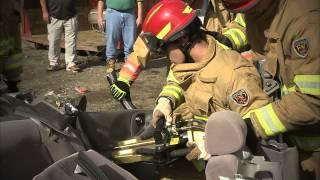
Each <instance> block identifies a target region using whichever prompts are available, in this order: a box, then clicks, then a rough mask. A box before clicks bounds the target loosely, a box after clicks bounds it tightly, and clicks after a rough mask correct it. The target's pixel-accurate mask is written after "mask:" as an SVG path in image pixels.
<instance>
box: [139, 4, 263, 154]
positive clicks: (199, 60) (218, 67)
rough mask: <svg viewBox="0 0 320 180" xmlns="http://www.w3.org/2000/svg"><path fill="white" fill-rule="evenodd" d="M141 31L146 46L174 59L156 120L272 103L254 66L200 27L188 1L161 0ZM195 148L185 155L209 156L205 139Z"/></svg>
mask: <svg viewBox="0 0 320 180" xmlns="http://www.w3.org/2000/svg"><path fill="white" fill-rule="evenodd" d="M163 14H166V16H164V15H163ZM143 31H144V33H146V34H147V43H146V45H147V46H148V47H149V48H150V49H157V48H161V49H162V51H163V52H165V53H166V54H167V57H168V59H170V61H171V63H172V66H171V68H170V73H169V76H168V80H167V81H168V82H167V84H166V85H165V86H164V88H163V91H162V92H161V94H160V96H159V98H158V100H157V105H156V107H155V109H154V112H153V122H152V123H153V125H155V124H156V122H157V120H159V119H160V118H161V117H165V118H166V122H167V124H168V123H170V121H171V120H172V117H174V118H173V119H174V120H183V119H188V118H190V117H189V115H191V116H192V117H196V118H197V119H207V118H208V116H209V115H210V114H212V113H214V112H216V111H222V110H233V111H237V112H239V113H241V114H242V115H245V114H246V113H248V112H249V111H251V110H253V109H256V108H259V107H262V106H264V105H266V104H267V103H268V102H269V101H268V97H267V95H266V94H265V93H264V91H263V90H262V88H261V83H260V82H261V80H260V76H259V73H258V72H257V70H256V68H255V67H254V65H253V64H252V63H251V62H250V61H247V60H245V59H243V58H242V56H241V55H240V54H239V53H238V52H236V51H232V50H230V49H228V48H226V47H225V46H224V45H222V44H221V43H219V42H218V41H217V40H216V39H214V37H213V36H211V34H207V32H206V31H205V30H203V29H201V22H200V20H199V18H198V17H197V15H196V12H195V11H194V10H193V9H192V8H190V7H189V6H188V4H186V3H184V2H182V1H179V0H167V1H161V2H159V3H158V4H156V5H155V6H154V7H153V8H152V9H151V10H150V12H149V13H148V14H147V16H146V21H145V22H144V24H143ZM153 45H157V47H156V48H155V47H153ZM172 114H174V116H172ZM192 117H191V118H192ZM196 144H197V143H196ZM196 147H197V148H195V149H196V150H197V152H196V153H195V152H192V153H191V154H190V155H188V156H187V158H189V159H193V158H199V157H201V158H205V157H207V156H206V155H205V154H206V153H205V151H204V148H203V145H202V144H201V143H199V144H197V146H196ZM195 154H197V155H195Z"/></svg>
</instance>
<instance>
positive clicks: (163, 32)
mask: <svg viewBox="0 0 320 180" xmlns="http://www.w3.org/2000/svg"><path fill="white" fill-rule="evenodd" d="M170 30H171V22H169V23H168V24H167V25H165V26H164V28H162V30H161V31H160V32H159V33H158V34H157V35H156V36H157V38H158V39H163V37H165V36H166V35H167V34H168V33H169V32H170Z"/></svg>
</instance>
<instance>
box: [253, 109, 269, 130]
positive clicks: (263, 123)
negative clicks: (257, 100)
mask: <svg viewBox="0 0 320 180" xmlns="http://www.w3.org/2000/svg"><path fill="white" fill-rule="evenodd" d="M256 116H257V118H258V121H259V123H260V125H261V127H262V128H263V129H264V132H265V133H266V135H267V136H272V135H273V131H272V130H271V128H269V126H268V124H267V123H266V121H264V117H263V115H262V112H261V109H258V110H257V111H256Z"/></svg>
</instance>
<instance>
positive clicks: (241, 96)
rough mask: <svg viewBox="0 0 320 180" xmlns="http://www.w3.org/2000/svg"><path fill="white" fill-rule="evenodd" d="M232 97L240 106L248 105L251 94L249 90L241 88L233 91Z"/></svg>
mask: <svg viewBox="0 0 320 180" xmlns="http://www.w3.org/2000/svg"><path fill="white" fill-rule="evenodd" d="M231 99H232V100H233V101H234V102H235V103H236V104H238V105H240V106H246V105H247V104H248V102H249V99H250V97H249V94H248V92H247V90H245V89H240V90H237V91H235V92H234V93H232V95H231Z"/></svg>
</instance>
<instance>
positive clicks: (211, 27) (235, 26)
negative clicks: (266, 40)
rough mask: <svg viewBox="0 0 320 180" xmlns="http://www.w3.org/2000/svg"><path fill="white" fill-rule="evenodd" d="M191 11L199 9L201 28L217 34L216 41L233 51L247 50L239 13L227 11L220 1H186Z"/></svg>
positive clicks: (241, 18) (243, 24)
mask: <svg viewBox="0 0 320 180" xmlns="http://www.w3.org/2000/svg"><path fill="white" fill-rule="evenodd" d="M187 2H189V4H190V6H191V7H192V8H193V9H200V15H199V17H200V19H201V20H202V19H203V20H202V21H203V26H204V27H205V28H206V30H208V31H211V32H218V33H219V34H217V37H216V39H217V40H218V41H219V42H221V43H223V44H227V45H228V46H229V47H231V48H232V49H234V50H237V51H239V52H242V51H244V50H248V47H249V45H248V40H247V37H246V32H245V27H246V23H245V21H244V18H243V14H241V13H232V12H229V11H227V10H226V9H225V8H224V6H223V5H222V3H221V0H201V1H200V0H198V1H194V0H191V1H187Z"/></svg>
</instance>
